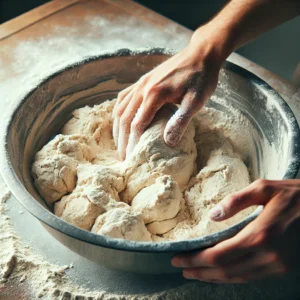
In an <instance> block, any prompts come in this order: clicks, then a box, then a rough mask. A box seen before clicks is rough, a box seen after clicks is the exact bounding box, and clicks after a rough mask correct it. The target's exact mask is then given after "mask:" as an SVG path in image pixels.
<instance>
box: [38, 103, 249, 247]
mask: <svg viewBox="0 0 300 300" xmlns="http://www.w3.org/2000/svg"><path fill="white" fill-rule="evenodd" d="M114 105H115V100H113V101H106V102H104V103H102V104H99V105H95V106H93V107H89V106H86V107H83V108H80V109H77V110H75V111H74V112H73V117H72V118H71V120H69V121H68V122H67V123H66V124H65V125H64V127H63V128H62V130H61V133H60V134H58V135H57V136H56V137H55V138H54V139H52V140H51V141H50V142H48V144H46V145H45V146H44V147H43V148H42V149H41V150H40V151H39V152H38V153H37V154H36V156H35V161H34V163H33V166H32V174H33V177H34V183H35V186H36V187H37V189H38V191H39V193H40V195H41V196H42V197H43V198H44V200H45V201H46V202H47V203H48V204H49V205H53V206H54V212H55V214H56V215H57V216H59V217H60V218H62V219H63V220H65V221H67V222H69V223H71V224H73V225H74V226H77V227H79V228H82V229H85V230H89V231H92V232H94V233H96V234H102V235H107V236H110V237H113V238H123V239H128V240H134V241H148V242H151V241H172V240H186V239H191V238H196V237H200V236H205V235H208V234H212V233H215V232H218V231H221V230H223V229H225V228H227V227H229V226H231V225H234V224H236V223H237V222H239V221H240V220H242V219H244V218H245V217H246V216H247V215H249V214H250V213H251V212H253V210H254V208H248V209H246V210H244V211H242V212H240V213H238V214H237V215H236V216H234V217H232V218H231V219H229V220H226V221H223V222H218V223H217V222H213V221H211V220H210V218H209V216H208V212H209V210H210V209H211V208H212V207H213V206H214V205H216V204H217V203H218V202H219V201H221V200H222V199H223V198H224V197H225V196H227V195H228V194H230V193H233V192H236V191H238V190H241V189H243V188H244V187H246V186H247V185H249V184H250V182H251V180H250V175H249V172H248V169H247V167H246V165H245V163H244V162H243V160H242V157H241V156H240V155H239V153H238V151H237V150H236V149H235V147H234V146H233V144H232V142H231V139H230V138H229V137H228V136H226V134H224V132H225V131H224V130H221V129H222V124H223V123H226V118H227V116H226V114H225V113H223V112H221V111H217V110H215V109H213V108H208V107H205V108H203V109H202V110H201V111H200V112H199V113H198V114H197V115H196V117H195V118H194V120H193V121H192V122H191V123H190V124H189V126H188V128H187V131H186V132H185V134H184V136H183V138H182V139H181V141H180V142H179V144H178V145H177V146H176V147H170V146H168V145H167V144H166V143H165V142H164V139H163V132H164V128H165V125H166V123H167V121H168V120H169V118H170V117H171V115H172V114H173V113H174V111H175V110H176V106H173V105H165V106H164V107H163V108H162V109H161V110H160V111H159V112H158V114H157V115H156V117H155V118H154V120H153V122H152V124H151V125H150V126H149V128H148V129H147V130H146V131H145V132H144V133H143V135H142V136H141V138H140V140H139V141H138V143H137V144H136V146H135V147H134V149H133V151H132V153H130V154H129V155H127V158H126V160H125V161H120V160H119V159H118V155H117V150H116V146H115V143H114V140H113V135H112V127H113V108H114ZM207 116H209V118H208V117H207ZM216 124H219V125H220V126H219V127H218V126H217V125H216ZM223 127H224V126H223ZM220 128H221V129H220ZM224 128H225V127H224ZM224 128H223V129H224ZM227 130H228V128H227Z"/></svg>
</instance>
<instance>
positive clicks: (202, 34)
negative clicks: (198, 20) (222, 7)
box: [188, 23, 235, 67]
mask: <svg viewBox="0 0 300 300" xmlns="http://www.w3.org/2000/svg"><path fill="white" fill-rule="evenodd" d="M188 47H189V48H190V49H193V50H192V51H194V52H195V53H198V54H201V56H204V57H206V58H207V59H208V60H210V61H211V62H212V63H214V64H215V65H217V66H219V67H221V66H222V64H223V63H224V62H225V60H226V59H227V57H228V56H229V55H230V54H231V53H232V52H233V51H234V49H235V47H234V43H233V42H232V39H231V37H230V33H229V32H228V33H227V32H226V30H225V29H222V30H218V28H217V27H216V26H214V25H213V24H210V23H208V24H206V25H204V26H202V27H200V28H198V29H197V30H196V31H195V32H194V34H193V35H192V38H191V40H190V43H189V45H188Z"/></svg>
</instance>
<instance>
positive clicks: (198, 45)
mask: <svg viewBox="0 0 300 300" xmlns="http://www.w3.org/2000/svg"><path fill="white" fill-rule="evenodd" d="M299 12H300V0H231V1H230V2H229V3H228V4H227V5H226V6H225V7H224V8H223V10H222V11H221V12H220V13H219V14H218V15H216V16H215V17H214V18H213V19H212V20H211V21H209V22H208V23H207V24H205V25H204V26H202V27H200V28H199V29H198V30H196V31H195V33H194V34H193V36H192V39H191V41H190V43H189V45H188V46H187V47H186V48H185V49H183V50H182V51H181V52H179V53H178V54H176V55H175V56H173V57H172V58H170V59H169V60H167V61H166V62H164V63H163V64H161V65H160V66H158V67H157V68H155V69H154V70H152V71H151V72H149V73H148V74H146V75H144V76H143V77H142V78H141V79H140V80H139V81H138V82H137V83H135V84H134V85H132V86H130V87H128V88H127V89H126V90H124V91H122V92H120V93H119V95H118V100H117V104H116V106H115V109H114V130H113V135H114V139H115V143H116V145H117V148H118V152H119V155H120V158H121V159H124V158H125V156H126V153H127V154H130V152H131V151H132V149H133V147H134V145H136V143H137V141H138V140H139V138H140V136H141V134H142V133H143V132H144V130H145V129H146V128H147V127H148V126H149V124H150V123H151V121H152V120H153V118H154V116H155V114H156V112H157V111H158V110H159V109H160V108H161V107H162V106H163V105H164V104H165V103H176V104H180V107H179V109H178V110H177V112H176V113H175V114H174V115H173V117H171V119H170V120H169V122H168V123H167V126H166V128H165V132H164V139H165V142H166V143H167V144H169V145H170V146H175V145H176V144H177V143H178V142H179V140H180V139H181V137H182V135H183V134H184V132H185V130H186V128H187V126H188V124H189V122H190V120H191V119H192V117H193V116H194V115H195V114H196V113H197V111H198V110H199V109H201V107H202V106H203V105H204V103H205V101H206V100H207V99H208V98H209V97H210V96H211V95H212V93H213V92H214V90H215V88H216V85H217V81H218V74H219V70H220V68H221V66H222V64H223V62H224V61H225V59H226V58H227V57H228V56H229V55H230V54H231V52H232V51H234V50H235V49H237V48H239V47H240V46H242V45H244V44H245V43H247V42H249V41H250V40H252V39H254V38H255V37H257V36H258V35H260V34H262V33H264V32H265V31H267V30H269V29H271V28H273V27H275V26H277V25H279V24H281V23H283V22H285V21H287V20H289V19H292V18H293V17H295V16H297V15H298V14H299Z"/></svg>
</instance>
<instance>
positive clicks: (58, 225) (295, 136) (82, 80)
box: [1, 49, 300, 273]
mask: <svg viewBox="0 0 300 300" xmlns="http://www.w3.org/2000/svg"><path fill="white" fill-rule="evenodd" d="M170 55H171V53H170V52H168V51H165V50H163V49H152V50H151V51H147V50H145V51H139V52H132V51H130V50H128V49H122V50H119V51H117V52H114V53H111V54H106V55H101V56H98V57H91V58H88V59H86V60H84V61H81V62H79V63H77V64H75V65H72V66H69V67H67V68H65V69H64V70H61V71H59V72H57V73H55V74H53V75H52V76H50V77H49V78H46V79H45V80H44V81H43V82H42V83H41V84H40V85H39V86H37V87H35V88H34V89H33V90H32V91H31V92H30V93H29V94H28V95H27V96H26V97H25V98H24V99H20V101H19V102H18V103H16V105H15V106H14V107H12V108H11V109H10V111H9V112H8V115H7V116H8V117H6V118H5V120H4V121H3V124H2V130H3V134H2V138H3V140H2V143H1V150H2V151H1V167H2V168H1V170H2V175H3V178H4V180H5V182H6V183H7V185H8V186H9V188H10V189H11V191H12V193H13V194H14V195H15V197H16V198H17V199H18V201H20V203H21V204H22V205H23V206H24V207H25V208H26V209H27V210H28V211H29V212H30V213H31V214H32V215H33V216H35V217H36V218H37V219H39V220H40V221H41V223H42V224H43V226H44V227H45V228H46V230H47V231H48V232H49V233H50V234H52V235H53V236H54V237H55V238H56V239H57V240H59V241H60V242H61V243H62V244H64V245H65V246H66V247H68V248H70V249H71V250H72V251H74V252H77V253H78V254H80V255H82V256H84V257H86V258H88V259H90V260H92V261H95V262H97V263H99V264H102V265H104V266H107V267H109V268H115V269H121V270H127V271H133V272H142V273H164V272H165V273H169V272H175V271H178V269H175V268H173V267H172V266H171V257H172V256H174V255H175V254H176V253H179V252H182V251H192V250H196V249H203V248H205V247H208V246H211V245H213V244H215V243H217V242H220V241H222V240H224V239H227V238H229V237H232V236H233V235H234V234H236V233H237V232H238V231H239V230H241V229H242V228H243V227H244V226H245V225H246V224H248V223H249V222H251V221H252V220H253V219H254V218H255V217H256V216H257V215H258V214H259V212H260V210H261V208H259V209H257V210H256V211H255V212H254V213H253V214H252V215H251V216H249V217H247V218H246V219H244V220H243V221H242V222H240V223H238V224H236V225H235V226H232V227H230V228H228V229H226V230H224V231H221V232H218V233H216V234H212V235H209V236H206V237H201V238H197V239H193V240H187V241H180V242H164V243H145V242H133V241H127V240H120V239H113V238H110V237H106V236H101V235H96V234H93V233H91V232H88V231H85V230H82V229H80V228H77V227H74V226H72V225H71V224H69V223H66V222H64V221H63V220H61V219H60V218H58V217H56V216H55V215H54V214H53V213H52V212H51V208H49V207H47V205H46V204H45V202H44V201H43V199H41V197H40V196H39V194H38V193H37V191H36V189H35V187H34V185H33V181H32V177H31V172H30V169H31V164H32V161H33V157H34V154H35V153H36V152H37V151H38V150H40V149H41V147H42V146H43V145H44V144H45V143H47V142H48V141H49V139H50V138H51V137H52V136H54V135H55V134H56V133H58V132H59V130H60V128H61V126H62V125H63V124H64V123H65V122H66V121H67V120H68V119H69V118H70V116H71V112H72V111H73V110H74V109H75V108H79V107H82V106H84V105H87V104H89V105H93V104H96V103H101V102H102V101H104V100H107V99H112V98H114V97H115V96H116V95H117V93H118V91H120V90H121V89H123V88H125V87H126V86H128V85H130V84H131V83H133V82H135V81H137V80H138V79H139V78H140V77H141V76H142V75H143V74H145V73H146V72H148V71H149V70H151V69H153V67H155V66H156V65H158V64H160V63H161V62H163V61H165V60H166V59H167V58H168V57H169V56H170ZM215 94H216V95H218V96H219V97H221V98H223V99H225V100H226V101H225V102H224V103H225V104H224V103H223V104H222V103H217V102H215V101H213V100H211V101H210V102H209V103H208V106H213V107H215V108H216V109H219V110H223V111H227V112H228V114H230V110H228V109H227V108H228V107H227V108H226V105H229V106H233V107H235V108H236V109H237V110H239V111H240V112H241V113H242V115H243V116H244V117H245V118H246V119H247V120H248V121H249V124H250V123H251V124H252V126H253V128H254V129H253V130H252V131H251V132H254V131H255V134H252V133H251V132H250V130H249V137H250V138H251V139H252V140H250V142H249V143H250V144H251V145H250V144H249V149H250V148H251V147H252V148H253V149H254V151H249V153H244V154H245V155H244V159H245V161H246V163H247V164H248V167H249V169H250V171H251V176H252V179H256V178H259V177H264V178H274V177H275V178H277V179H282V178H295V176H296V174H297V171H298V168H299V156H298V153H300V147H299V140H300V138H299V127H298V124H297V121H296V119H295V117H294V115H293V113H292V112H291V110H290V108H289V107H288V105H287V104H286V103H285V102H284V101H283V99H282V98H281V97H280V96H279V95H278V94H277V93H276V92H275V91H274V90H273V89H272V88H271V87H270V86H268V85H267V84H266V83H265V82H263V81H262V80H260V79H259V78H257V77H256V76H254V75H253V74H251V73H249V72H248V71H246V70H244V69H242V68H240V67H238V66H236V65H234V64H232V63H226V64H225V66H224V69H223V71H222V72H221V74H220V84H219V87H218V89H217V91H216V93H215ZM226 103H227V104H226ZM283 141H284V142H283ZM266 144H267V145H269V146H270V147H269V148H268V149H271V150H268V151H273V152H272V155H273V156H274V157H275V159H273V162H272V163H271V164H268V163H266V162H268V158H269V156H270V155H271V153H268V151H267V150H265V149H267V148H265V146H264V145H266ZM272 149H273V150H272ZM246 152H247V151H246ZM275 173H276V176H275V175H274V174H275Z"/></svg>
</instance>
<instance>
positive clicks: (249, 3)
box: [191, 0, 300, 60]
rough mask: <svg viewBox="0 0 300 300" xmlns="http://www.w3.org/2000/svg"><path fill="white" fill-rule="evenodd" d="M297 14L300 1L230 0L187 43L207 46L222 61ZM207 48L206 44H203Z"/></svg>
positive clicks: (201, 46) (299, 9)
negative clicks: (212, 49)
mask: <svg viewBox="0 0 300 300" xmlns="http://www.w3.org/2000/svg"><path fill="white" fill-rule="evenodd" d="M299 14H300V0H231V1H230V2H229V3H228V4H227V5H226V6H225V7H224V8H223V9H222V10H221V11H220V12H219V14H218V15H216V16H215V17H214V18H213V19H212V20H211V21H209V22H208V23H207V24H205V25H204V26H202V27H200V28H199V29H198V30H197V31H196V32H195V33H194V35H193V37H192V40H191V44H193V45H194V46H195V47H196V48H197V46H199V47H200V48H199V49H201V48H203V44H208V45H211V47H212V48H214V51H215V52H216V53H217V55H216V56H219V57H220V60H225V59H226V58H227V57H228V56H229V55H230V53H231V52H233V51H234V50H236V49H238V48H239V47H241V46H243V45H244V44H246V43H248V42H250V41H251V40H253V39H255V38H256V37H258V36H259V35H261V34H263V33H264V32H266V31H268V30H270V29H272V28H274V27H276V26H278V25H280V24H282V23H284V22H286V21H288V20H290V19H292V18H294V17H296V16H297V15H299ZM207 47H209V46H207Z"/></svg>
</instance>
